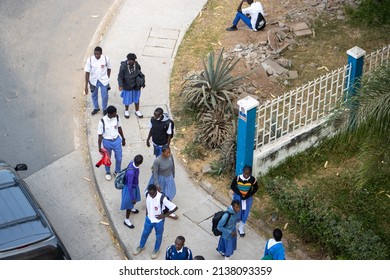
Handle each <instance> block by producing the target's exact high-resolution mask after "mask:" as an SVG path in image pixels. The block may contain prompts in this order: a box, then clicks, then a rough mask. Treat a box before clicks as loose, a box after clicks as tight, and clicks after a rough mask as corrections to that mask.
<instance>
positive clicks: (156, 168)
mask: <svg viewBox="0 0 390 280" xmlns="http://www.w3.org/2000/svg"><path fill="white" fill-rule="evenodd" d="M149 184H154V185H156V186H157V189H158V190H159V191H160V192H162V193H163V194H164V195H166V196H167V197H168V199H169V200H170V201H173V199H174V198H175V195H176V183H175V161H174V160H173V156H172V154H171V149H170V148H169V147H168V146H167V145H164V146H163V147H162V154H161V155H159V156H158V157H157V158H156V159H155V160H154V162H153V169H152V176H151V177H150V180H149ZM169 217H170V218H173V219H177V218H178V216H177V215H175V214H171V215H170V216H169Z"/></svg>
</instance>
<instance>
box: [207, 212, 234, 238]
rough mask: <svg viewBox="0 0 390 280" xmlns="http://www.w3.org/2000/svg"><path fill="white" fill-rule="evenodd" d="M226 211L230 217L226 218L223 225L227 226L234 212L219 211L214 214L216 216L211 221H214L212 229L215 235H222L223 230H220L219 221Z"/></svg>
mask: <svg viewBox="0 0 390 280" xmlns="http://www.w3.org/2000/svg"><path fill="white" fill-rule="evenodd" d="M225 213H228V214H229V217H228V218H227V220H226V223H225V224H224V225H223V226H226V225H227V223H228V222H229V219H230V216H232V213H230V212H229V211H222V210H221V211H218V212H216V213H215V214H214V217H213V218H212V220H211V222H212V227H211V230H212V232H213V234H214V235H215V236H220V235H221V234H222V232H221V231H219V230H218V228H217V227H218V223H219V221H220V220H221V219H222V216H223V215H224V214H225Z"/></svg>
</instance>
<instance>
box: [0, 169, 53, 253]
mask: <svg viewBox="0 0 390 280" xmlns="http://www.w3.org/2000/svg"><path fill="white" fill-rule="evenodd" d="M51 235H52V232H51V230H50V228H48V226H47V225H46V224H45V223H44V221H43V219H41V215H40V212H39V210H38V209H36V208H34V204H33V203H32V201H31V198H30V197H29V195H28V193H27V192H24V191H23V190H22V188H21V187H20V185H19V184H18V180H17V178H16V176H15V174H14V173H13V172H11V171H9V170H7V169H5V170H0V252H2V251H7V250H11V249H14V248H18V247H23V246H27V245H28V244H31V243H35V242H38V241H40V240H43V239H46V238H49V237H50V236H51Z"/></svg>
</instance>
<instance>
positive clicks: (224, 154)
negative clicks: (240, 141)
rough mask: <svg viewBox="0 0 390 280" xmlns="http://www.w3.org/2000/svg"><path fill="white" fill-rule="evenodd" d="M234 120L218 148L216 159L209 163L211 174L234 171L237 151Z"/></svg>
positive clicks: (231, 172) (232, 172)
mask: <svg viewBox="0 0 390 280" xmlns="http://www.w3.org/2000/svg"><path fill="white" fill-rule="evenodd" d="M235 122H236V120H235V121H232V126H231V127H230V131H229V134H228V137H227V138H226V139H225V141H224V142H223V144H222V147H221V148H220V156H219V159H218V160H217V161H214V162H212V163H211V164H210V166H211V172H210V173H211V174H214V175H221V174H229V175H232V174H234V172H235V168H236V152H237V127H236V125H235Z"/></svg>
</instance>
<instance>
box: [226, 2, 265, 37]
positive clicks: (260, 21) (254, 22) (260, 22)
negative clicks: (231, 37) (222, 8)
mask: <svg viewBox="0 0 390 280" xmlns="http://www.w3.org/2000/svg"><path fill="white" fill-rule="evenodd" d="M244 2H247V3H248V4H249V5H250V6H249V7H248V8H245V9H242V4H243V3H244ZM240 20H242V21H243V22H244V23H245V24H246V25H247V26H248V27H249V28H250V29H252V30H253V31H259V30H261V29H263V28H264V27H265V25H266V21H265V18H264V10H263V6H262V5H261V3H260V2H254V1H253V0H241V2H240V4H239V5H238V8H237V13H236V16H235V18H234V19H233V25H232V26H231V27H228V28H226V30H227V31H236V30H238V28H237V24H238V22H239V21H240Z"/></svg>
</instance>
